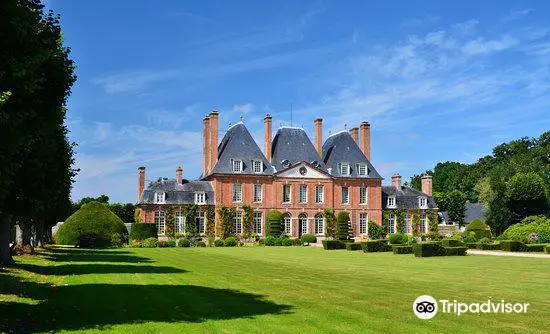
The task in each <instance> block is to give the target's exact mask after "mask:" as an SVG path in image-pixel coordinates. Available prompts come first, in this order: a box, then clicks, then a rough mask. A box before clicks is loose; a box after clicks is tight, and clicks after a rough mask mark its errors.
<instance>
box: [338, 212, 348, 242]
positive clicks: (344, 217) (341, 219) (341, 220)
mask: <svg viewBox="0 0 550 334" xmlns="http://www.w3.org/2000/svg"><path fill="white" fill-rule="evenodd" d="M350 227H351V226H350V224H349V213H347V212H346V211H341V212H338V217H337V218H336V239H338V240H348V239H349V232H350Z"/></svg>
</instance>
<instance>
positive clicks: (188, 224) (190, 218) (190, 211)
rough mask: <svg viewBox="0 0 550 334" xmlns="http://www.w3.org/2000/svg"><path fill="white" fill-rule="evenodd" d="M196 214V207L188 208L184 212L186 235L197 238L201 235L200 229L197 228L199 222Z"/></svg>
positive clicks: (190, 206)
mask: <svg viewBox="0 0 550 334" xmlns="http://www.w3.org/2000/svg"><path fill="white" fill-rule="evenodd" d="M196 213H197V206H196V205H189V206H186V207H185V208H183V210H182V215H183V217H184V219H185V233H187V234H188V235H190V236H192V237H195V236H197V235H198V234H199V227H198V226H197V220H196V219H195V215H196Z"/></svg>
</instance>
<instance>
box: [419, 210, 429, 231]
mask: <svg viewBox="0 0 550 334" xmlns="http://www.w3.org/2000/svg"><path fill="white" fill-rule="evenodd" d="M422 230H424V231H422ZM426 233H428V217H427V216H426V214H425V213H422V214H420V234H426Z"/></svg>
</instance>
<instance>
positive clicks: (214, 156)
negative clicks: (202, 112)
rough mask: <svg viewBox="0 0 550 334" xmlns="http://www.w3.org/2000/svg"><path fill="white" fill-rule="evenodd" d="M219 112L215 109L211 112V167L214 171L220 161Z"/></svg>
mask: <svg viewBox="0 0 550 334" xmlns="http://www.w3.org/2000/svg"><path fill="white" fill-rule="evenodd" d="M219 114H220V113H219V112H218V111H217V110H213V111H212V112H211V113H210V144H209V145H210V168H209V169H208V170H209V171H212V169H214V167H215V166H216V164H217V163H218V118H219Z"/></svg>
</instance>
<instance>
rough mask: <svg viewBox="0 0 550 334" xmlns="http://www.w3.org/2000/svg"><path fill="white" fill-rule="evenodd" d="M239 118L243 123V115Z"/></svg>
mask: <svg viewBox="0 0 550 334" xmlns="http://www.w3.org/2000/svg"><path fill="white" fill-rule="evenodd" d="M239 118H240V119H241V123H243V115H241V116H240V117H239Z"/></svg>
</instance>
